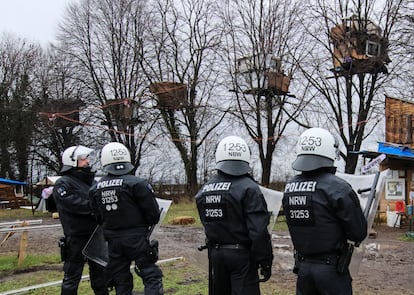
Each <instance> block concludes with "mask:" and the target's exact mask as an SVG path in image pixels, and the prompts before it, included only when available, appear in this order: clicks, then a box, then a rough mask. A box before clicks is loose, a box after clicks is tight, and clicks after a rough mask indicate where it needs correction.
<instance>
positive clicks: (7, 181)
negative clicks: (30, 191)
mask: <svg viewBox="0 0 414 295" xmlns="http://www.w3.org/2000/svg"><path fill="white" fill-rule="evenodd" d="M0 184H8V185H27V183H26V182H22V181H17V180H12V179H7V178H1V177H0Z"/></svg>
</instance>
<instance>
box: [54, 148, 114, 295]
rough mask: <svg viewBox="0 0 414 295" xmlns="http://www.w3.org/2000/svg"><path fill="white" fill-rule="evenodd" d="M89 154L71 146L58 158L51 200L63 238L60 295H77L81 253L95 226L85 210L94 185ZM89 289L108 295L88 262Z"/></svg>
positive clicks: (97, 268) (94, 266)
mask: <svg viewBox="0 0 414 295" xmlns="http://www.w3.org/2000/svg"><path fill="white" fill-rule="evenodd" d="M92 151H93V150H92V149H90V148H87V147H84V146H81V145H78V146H71V147H69V148H67V149H66V150H65V151H64V152H63V154H62V164H63V166H62V169H61V171H60V174H61V175H62V177H60V178H59V179H58V180H57V181H56V183H55V185H54V188H53V198H54V201H55V203H56V207H57V209H58V212H59V218H60V221H61V223H62V227H63V232H64V235H65V237H64V238H63V239H62V240H61V241H60V246H61V247H62V249H61V253H62V259H63V260H64V265H63V271H64V277H63V282H62V287H61V294H62V295H75V294H78V286H79V282H80V280H81V277H82V271H83V267H84V264H85V257H84V256H83V255H82V250H83V248H84V246H85V244H86V243H87V242H88V240H89V238H90V236H91V235H92V233H93V231H94V229H95V228H96V226H97V223H96V219H95V217H94V216H93V215H92V210H91V208H90V207H89V196H88V191H89V188H90V187H91V185H92V184H93V182H94V175H95V174H94V172H92V169H91V167H90V166H89V158H88V156H89V154H90V153H91V152H92ZM88 264H89V274H90V281H91V287H92V289H93V291H94V293H95V294H96V295H103V294H108V291H107V288H106V287H105V279H104V269H103V268H102V267H101V266H100V265H98V264H96V263H94V262H93V261H88Z"/></svg>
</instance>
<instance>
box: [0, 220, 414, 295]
mask: <svg viewBox="0 0 414 295" xmlns="http://www.w3.org/2000/svg"><path fill="white" fill-rule="evenodd" d="M58 222H59V221H57V220H45V221H44V224H48V223H58ZM374 230H375V231H376V232H377V237H376V238H369V239H368V240H367V241H366V243H365V247H364V248H365V249H366V250H365V252H364V253H363V254H362V253H361V257H362V262H361V264H360V268H359V273H358V275H356V276H355V275H354V282H353V285H354V294H357V295H370V294H372V295H373V294H380V295H393V294H407V295H414V242H408V241H403V240H401V237H402V236H404V234H405V232H406V230H407V229H396V228H390V227H387V226H384V225H383V226H378V227H376V228H374ZM61 235H62V230H61V229H60V228H55V229H51V230H43V231H32V232H29V249H28V252H29V253H50V254H52V253H53V254H58V251H59V249H58V247H57V240H58V238H59V237H60V236H61ZM155 237H156V238H157V239H158V240H159V244H160V259H167V258H172V257H181V256H182V257H184V258H185V259H186V260H187V261H189V262H191V263H193V264H195V265H197V266H199V267H200V269H204V270H206V274H207V269H208V268H207V266H208V261H207V253H206V251H202V252H200V251H198V250H197V248H198V247H199V246H201V245H202V244H203V243H204V234H203V231H202V229H200V228H195V227H189V226H162V227H161V228H160V230H159V232H158V233H157V234H156V236H155ZM1 239H3V237H1ZM272 240H273V246H274V256H275V259H274V264H273V275H272V278H271V279H270V281H269V282H268V283H269V284H278V285H280V286H287V287H289V288H291V289H292V290H293V289H294V286H295V280H296V277H295V275H294V274H293V273H292V271H291V269H292V266H293V258H292V243H291V240H290V236H289V234H288V233H287V232H278V233H276V232H273V233H272ZM19 241H20V234H15V235H13V236H12V237H11V238H9V239H8V240H7V241H6V242H5V243H4V244H3V245H2V246H0V255H4V254H13V255H14V254H17V250H18V245H19ZM357 255H358V254H357ZM3 279H5V278H3ZM7 279H11V278H7ZM1 280H2V279H1V278H0V283H1Z"/></svg>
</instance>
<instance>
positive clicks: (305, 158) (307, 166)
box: [292, 155, 334, 171]
mask: <svg viewBox="0 0 414 295" xmlns="http://www.w3.org/2000/svg"><path fill="white" fill-rule="evenodd" d="M333 166H334V161H333V160H331V159H328V158H325V157H322V156H318V155H298V156H297V158H296V160H295V161H294V162H293V163H292V168H293V169H295V170H297V171H312V170H316V169H319V168H322V167H333Z"/></svg>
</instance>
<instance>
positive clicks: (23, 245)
mask: <svg viewBox="0 0 414 295" xmlns="http://www.w3.org/2000/svg"><path fill="white" fill-rule="evenodd" d="M28 225H29V223H28V222H27V221H23V223H22V224H21V226H28ZM28 235H29V232H28V231H27V230H25V231H23V232H22V235H21V237H20V245H19V254H18V255H17V257H18V261H17V266H20V265H21V264H22V263H23V261H24V260H25V258H26V256H27V241H28Z"/></svg>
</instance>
